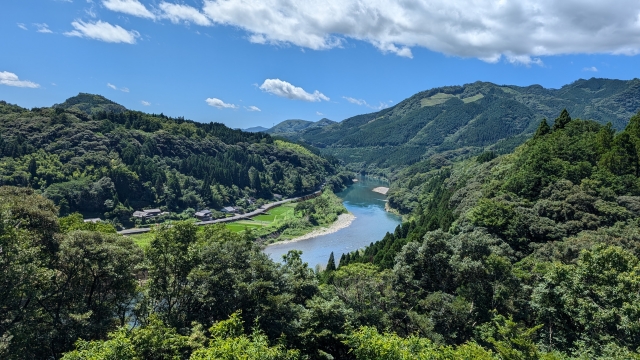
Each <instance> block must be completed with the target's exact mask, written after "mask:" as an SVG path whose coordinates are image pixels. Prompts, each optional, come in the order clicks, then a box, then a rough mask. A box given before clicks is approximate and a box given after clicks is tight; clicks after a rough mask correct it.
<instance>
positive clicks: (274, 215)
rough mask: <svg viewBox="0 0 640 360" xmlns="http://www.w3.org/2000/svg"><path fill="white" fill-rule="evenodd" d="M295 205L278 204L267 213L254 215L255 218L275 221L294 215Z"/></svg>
mask: <svg viewBox="0 0 640 360" xmlns="http://www.w3.org/2000/svg"><path fill="white" fill-rule="evenodd" d="M295 207H296V205H295V204H284V205H281V206H278V207H277V208H274V209H271V210H269V212H268V213H266V214H262V215H258V216H256V217H253V220H256V221H268V222H274V221H275V220H276V219H283V218H287V217H291V216H293V209H294V208H295Z"/></svg>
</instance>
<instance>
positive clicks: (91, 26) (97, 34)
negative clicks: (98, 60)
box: [64, 20, 140, 44]
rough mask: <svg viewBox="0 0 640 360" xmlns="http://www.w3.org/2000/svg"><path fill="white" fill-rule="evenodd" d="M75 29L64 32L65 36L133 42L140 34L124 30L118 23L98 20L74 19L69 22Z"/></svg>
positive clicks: (113, 41)
mask: <svg viewBox="0 0 640 360" xmlns="http://www.w3.org/2000/svg"><path fill="white" fill-rule="evenodd" d="M71 25H72V26H73V27H74V28H75V30H72V31H68V32H66V33H64V34H65V35H67V36H77V37H82V38H88V39H94V40H100V41H105V42H110V43H127V44H135V43H136V38H137V37H139V36H140V34H139V33H138V32H137V31H135V30H131V31H129V30H125V29H123V28H121V27H120V26H119V25H115V26H114V25H111V24H109V23H108V22H104V21H100V20H98V21H97V22H94V23H91V22H84V21H82V20H76V21H74V22H72V23H71Z"/></svg>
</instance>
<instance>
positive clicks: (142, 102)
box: [140, 100, 151, 106]
mask: <svg viewBox="0 0 640 360" xmlns="http://www.w3.org/2000/svg"><path fill="white" fill-rule="evenodd" d="M140 103H141V104H142V105H143V106H151V103H150V102H148V101H144V100H141V101H140Z"/></svg>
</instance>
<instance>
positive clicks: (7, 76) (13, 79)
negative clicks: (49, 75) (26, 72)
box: [0, 71, 40, 89]
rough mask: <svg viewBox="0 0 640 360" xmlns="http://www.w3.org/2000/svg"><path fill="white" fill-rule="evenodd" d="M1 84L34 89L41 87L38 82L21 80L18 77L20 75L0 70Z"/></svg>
mask: <svg viewBox="0 0 640 360" xmlns="http://www.w3.org/2000/svg"><path fill="white" fill-rule="evenodd" d="M0 85H7V86H15V87H22V88H32V89H36V88H39V87H40V85H39V84H36V83H34V82H32V81H27V80H20V78H18V75H16V74H14V73H11V72H8V71H0Z"/></svg>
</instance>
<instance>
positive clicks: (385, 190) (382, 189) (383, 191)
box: [371, 186, 389, 195]
mask: <svg viewBox="0 0 640 360" xmlns="http://www.w3.org/2000/svg"><path fill="white" fill-rule="evenodd" d="M371 191H373V192H377V193H378V194H382V195H387V193H388V192H389V188H388V187H384V186H378V187H377V188H375V189H373V190H371Z"/></svg>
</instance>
